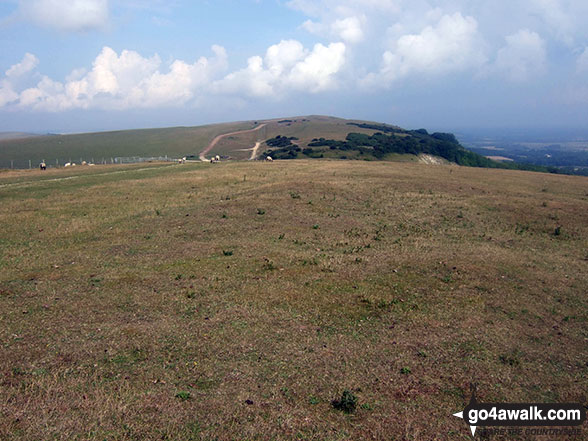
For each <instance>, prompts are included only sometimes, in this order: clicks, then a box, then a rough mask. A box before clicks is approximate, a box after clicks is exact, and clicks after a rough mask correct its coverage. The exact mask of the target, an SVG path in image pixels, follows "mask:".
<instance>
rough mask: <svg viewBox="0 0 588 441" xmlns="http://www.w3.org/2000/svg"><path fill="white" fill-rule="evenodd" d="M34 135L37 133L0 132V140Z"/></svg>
mask: <svg viewBox="0 0 588 441" xmlns="http://www.w3.org/2000/svg"><path fill="white" fill-rule="evenodd" d="M35 136H39V135H36V134H34V133H26V132H0V141H3V140H9V139H22V138H33V137H35Z"/></svg>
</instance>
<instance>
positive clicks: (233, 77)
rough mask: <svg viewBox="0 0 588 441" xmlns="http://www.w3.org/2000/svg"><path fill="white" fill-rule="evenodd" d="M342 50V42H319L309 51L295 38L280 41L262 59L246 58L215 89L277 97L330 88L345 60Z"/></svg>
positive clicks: (255, 57)
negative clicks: (292, 92)
mask: <svg viewBox="0 0 588 441" xmlns="http://www.w3.org/2000/svg"><path fill="white" fill-rule="evenodd" d="M345 49H346V48H345V44H343V43H331V44H329V45H328V46H324V45H322V44H320V43H319V44H316V45H315V46H314V48H313V49H312V50H311V51H309V50H307V49H305V48H304V47H303V45H302V43H300V42H298V41H296V40H283V41H281V42H280V43H279V44H276V45H273V46H271V47H269V48H268V50H267V51H266V54H265V57H264V58H262V57H260V56H254V57H251V58H249V60H248V65H247V67H246V68H244V69H241V70H239V71H237V72H233V73H231V74H229V75H227V76H226V77H225V78H224V79H222V80H220V81H218V82H217V83H216V84H215V88H216V90H217V91H220V92H224V93H237V92H239V91H242V92H245V93H247V94H248V95H250V96H258V97H260V96H263V97H269V96H279V95H283V94H284V93H287V92H288V91H291V90H301V91H308V92H311V93H317V92H321V91H324V90H328V89H332V88H334V87H335V86H336V84H337V83H336V81H337V78H336V74H337V73H338V72H339V71H340V70H341V68H342V67H343V65H344V63H345Z"/></svg>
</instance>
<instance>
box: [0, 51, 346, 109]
mask: <svg viewBox="0 0 588 441" xmlns="http://www.w3.org/2000/svg"><path fill="white" fill-rule="evenodd" d="M212 52H213V56H211V57H200V58H199V59H198V60H196V61H195V62H194V63H187V62H185V61H182V60H175V61H173V62H171V63H169V64H167V66H164V65H163V63H162V61H161V59H160V57H159V56H158V55H153V56H151V57H144V56H142V55H141V54H139V53H138V52H135V51H130V50H123V51H122V52H120V53H117V52H116V51H114V50H113V49H111V48H109V47H104V48H103V49H102V51H101V52H100V53H99V54H98V56H97V57H96V58H95V59H94V62H93V63H92V67H91V68H90V69H84V68H80V69H75V70H74V71H72V72H71V73H70V74H69V75H68V76H67V77H66V78H65V80H64V81H55V80H53V79H51V78H49V77H47V76H44V75H41V74H40V73H39V72H37V71H36V68H37V65H38V60H37V58H36V57H35V56H34V55H32V54H26V55H25V57H24V58H23V59H22V61H21V62H19V63H17V64H15V65H14V66H12V67H11V68H10V69H8V70H7V71H6V73H5V76H4V78H2V79H0V107H3V106H7V105H10V106H13V107H14V106H16V107H20V108H30V109H34V110H42V111H51V112H58V111H65V110H70V109H90V108H98V109H129V108H155V107H178V106H182V105H184V104H186V103H196V102H198V100H200V99H203V98H206V97H211V96H213V95H216V96H219V95H225V96H234V97H237V98H240V97H243V96H254V97H276V96H279V97H282V96H285V95H287V94H288V93H291V92H293V91H302V92H306V93H318V92H321V91H324V90H329V89H332V88H333V87H336V85H337V73H338V72H339V71H340V70H341V68H342V66H343V65H344V63H345V45H344V44H343V43H331V44H329V45H328V46H324V45H322V44H316V45H315V46H314V47H313V48H312V49H306V48H304V46H303V45H302V44H301V43H300V42H298V41H295V40H285V41H281V42H280V43H278V44H275V45H273V46H270V47H269V48H268V49H267V51H266V53H265V56H264V57H260V56H253V57H251V58H249V60H248V64H247V67H245V68H243V69H241V70H238V71H235V72H233V73H229V74H226V70H227V67H228V60H227V53H226V51H225V49H224V48H223V47H221V46H213V47H212ZM23 76H26V77H27V78H29V80H31V79H35V81H34V83H33V85H32V87H18V86H19V84H22V83H19V81H18V80H19V78H20V77H23Z"/></svg>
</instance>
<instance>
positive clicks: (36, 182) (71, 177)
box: [0, 165, 170, 189]
mask: <svg viewBox="0 0 588 441" xmlns="http://www.w3.org/2000/svg"><path fill="white" fill-rule="evenodd" d="M166 167H170V165H162V166H161V167H145V168H134V169H128V170H117V171H112V172H105V173H96V174H82V175H74V176H65V177H63V178H50V179H39V180H37V181H22V182H11V183H8V184H0V189H1V188H8V187H26V186H29V185H36V184H43V183H45V182H58V181H69V180H71V179H80V178H87V177H97V176H108V175H117V174H120V173H131V172H140V171H145V170H158V169H160V168H166Z"/></svg>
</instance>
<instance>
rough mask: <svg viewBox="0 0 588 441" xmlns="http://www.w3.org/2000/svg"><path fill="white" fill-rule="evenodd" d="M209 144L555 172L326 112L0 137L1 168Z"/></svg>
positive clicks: (254, 152) (258, 151)
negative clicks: (194, 124)
mask: <svg viewBox="0 0 588 441" xmlns="http://www.w3.org/2000/svg"><path fill="white" fill-rule="evenodd" d="M209 145H210V146H211V147H210V148H207V147H208V146H209ZM205 149H206V155H207V156H208V157H211V156H214V155H220V156H222V157H223V158H224V159H233V160H245V159H254V158H262V159H263V158H264V157H266V156H272V157H273V158H275V159H297V158H298V159H301V158H331V159H358V160H394V161H399V160H402V161H407V160H408V161H410V160H413V161H414V160H418V159H417V156H418V155H427V156H436V157H439V158H443V159H444V160H445V161H446V162H452V163H456V164H459V165H466V166H473V167H487V168H509V169H524V170H534V171H544V172H546V171H550V172H555V171H557V170H556V169H548V168H546V167H540V166H532V165H521V164H517V163H512V162H511V163H504V162H498V161H493V160H491V159H488V158H486V157H484V156H481V155H479V154H477V153H473V152H471V151H469V150H466V149H465V148H464V147H462V146H461V145H460V144H459V142H458V141H457V140H456V138H455V137H454V136H453V135H452V134H450V133H432V134H429V133H428V132H427V131H426V130H425V129H419V130H406V129H403V128H400V127H397V126H394V125H390V124H381V123H374V122H368V121H359V120H347V119H341V118H334V117H328V116H303V117H293V118H282V119H270V120H258V121H242V122H233V123H225V124H213V125H206V126H200V127H172V128H161V129H144V130H126V131H116V132H99V133H85V134H75V135H51V136H36V137H28V138H16V139H4V140H2V139H0V168H28V167H29V165H31V166H35V167H36V165H37V164H38V163H39V162H41V161H42V160H45V161H47V164H48V165H49V166H50V167H51V166H54V165H63V164H65V163H66V162H72V161H73V162H82V161H87V162H96V163H102V162H112V161H113V158H117V157H142V158H150V157H170V158H180V157H183V156H187V157H188V158H190V159H196V160H197V159H198V158H199V155H201V154H202V152H204V151H205Z"/></svg>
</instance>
